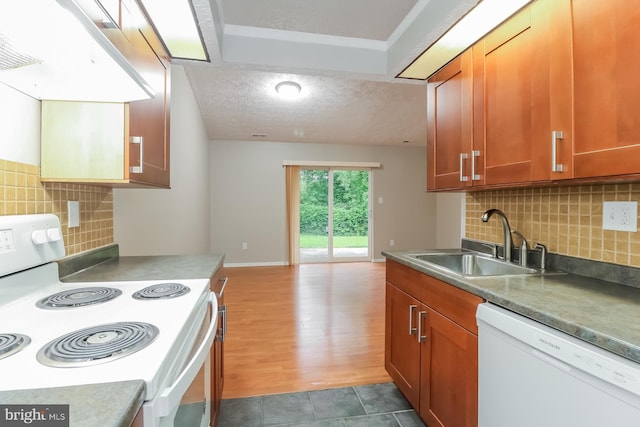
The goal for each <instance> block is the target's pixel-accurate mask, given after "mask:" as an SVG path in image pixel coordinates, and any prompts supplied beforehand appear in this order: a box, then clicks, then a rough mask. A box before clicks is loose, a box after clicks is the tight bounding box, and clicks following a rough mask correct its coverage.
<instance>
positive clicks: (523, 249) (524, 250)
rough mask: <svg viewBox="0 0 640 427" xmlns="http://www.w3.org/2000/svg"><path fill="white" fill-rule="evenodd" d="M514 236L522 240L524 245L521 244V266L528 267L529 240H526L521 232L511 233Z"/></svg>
mask: <svg viewBox="0 0 640 427" xmlns="http://www.w3.org/2000/svg"><path fill="white" fill-rule="evenodd" d="M511 232H512V233H513V234H515V235H516V236H518V237H519V238H520V240H521V241H522V243H521V244H520V265H521V266H523V267H526V266H527V262H528V261H529V259H528V256H527V255H529V253H528V252H527V251H528V250H529V245H528V244H527V239H525V238H524V236H523V235H522V233H520V232H519V231H516V230H513V231H511Z"/></svg>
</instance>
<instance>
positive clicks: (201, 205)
mask: <svg viewBox="0 0 640 427" xmlns="http://www.w3.org/2000/svg"><path fill="white" fill-rule="evenodd" d="M170 161H171V165H170V167H171V189H170V190H164V189H115V190H114V191H113V199H114V238H115V242H116V243H118V244H119V245H120V255H192V254H205V253H209V194H210V191H209V188H210V180H209V140H208V138H207V134H206V130H205V128H204V123H203V121H202V118H201V115H200V110H199V109H198V105H197V103H196V100H195V98H194V96H193V91H192V89H191V86H190V84H189V81H188V80H187V76H186V73H185V71H184V68H183V67H181V66H176V65H172V66H171V156H170Z"/></svg>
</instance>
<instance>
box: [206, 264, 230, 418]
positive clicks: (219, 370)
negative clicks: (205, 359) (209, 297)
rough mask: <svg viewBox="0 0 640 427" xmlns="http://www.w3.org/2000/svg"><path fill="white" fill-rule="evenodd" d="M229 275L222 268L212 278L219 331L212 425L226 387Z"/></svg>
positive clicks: (214, 350)
mask: <svg viewBox="0 0 640 427" xmlns="http://www.w3.org/2000/svg"><path fill="white" fill-rule="evenodd" d="M227 280H228V278H227V277H223V274H222V268H220V269H218V270H217V271H216V272H215V273H214V275H213V277H212V278H211V285H210V286H211V292H214V293H215V294H216V297H217V298H218V332H217V333H216V338H215V340H214V341H213V346H212V347H211V424H210V425H211V427H216V426H217V425H218V419H219V418H220V403H221V402H222V390H223V388H224V335H225V333H226V325H227V318H226V317H227V307H226V305H225V304H224V288H225V286H226V284H227Z"/></svg>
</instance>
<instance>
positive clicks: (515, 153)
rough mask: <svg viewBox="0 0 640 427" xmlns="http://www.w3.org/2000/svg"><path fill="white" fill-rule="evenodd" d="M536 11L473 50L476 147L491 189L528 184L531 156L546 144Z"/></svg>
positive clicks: (528, 11) (545, 87) (525, 13)
mask: <svg viewBox="0 0 640 427" xmlns="http://www.w3.org/2000/svg"><path fill="white" fill-rule="evenodd" d="M535 6H536V3H534V4H533V6H531V7H527V8H525V9H523V10H522V11H521V12H519V13H518V14H516V15H515V16H514V17H512V18H510V19H509V20H508V21H506V22H505V23H504V24H502V25H501V26H499V27H498V28H497V29H496V30H494V31H492V32H491V33H489V34H488V35H487V36H486V37H485V38H483V39H482V40H481V41H480V42H478V43H476V44H475V45H474V46H473V62H474V66H473V79H474V84H473V90H474V110H473V114H474V143H475V144H476V146H478V147H483V148H481V152H482V153H483V157H484V172H485V183H486V184H488V185H492V184H512V183H526V182H530V181H532V180H533V176H534V167H537V166H535V165H534V158H535V156H534V154H533V150H534V149H535V147H536V146H539V145H540V144H542V143H543V141H541V140H539V139H540V138H539V137H538V135H539V134H538V132H541V129H540V123H538V122H537V118H538V117H539V116H545V113H544V111H540V109H543V110H546V111H548V102H547V100H548V81H547V80H546V79H544V76H546V73H545V71H544V67H545V64H544V61H540V60H539V59H540V58H539V57H538V52H539V50H537V49H536V46H537V44H538V43H539V40H538V39H539V38H540V36H541V34H540V32H539V31H538V32H536V28H534V27H535V25H534V24H536V22H535V21H532V12H531V8H532V7H535ZM534 16H535V15H534ZM541 68H543V69H542V70H541ZM545 94H547V95H545ZM547 140H548V139H547V138H544V141H545V142H546V141H547ZM547 175H548V174H547Z"/></svg>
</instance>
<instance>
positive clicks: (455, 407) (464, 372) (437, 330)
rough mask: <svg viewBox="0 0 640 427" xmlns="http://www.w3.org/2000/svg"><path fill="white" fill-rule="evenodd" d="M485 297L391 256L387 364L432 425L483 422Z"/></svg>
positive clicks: (464, 425) (472, 426)
mask: <svg viewBox="0 0 640 427" xmlns="http://www.w3.org/2000/svg"><path fill="white" fill-rule="evenodd" d="M482 301H483V300H482V299H481V298H479V297H477V296H475V295H473V294H470V293H468V292H465V291H463V290H461V289H458V288H456V287H453V286H451V285H448V284H446V283H444V282H442V281H440V280H437V279H435V278H433V277H430V276H427V275H425V274H422V273H420V272H418V271H416V270H413V269H411V268H409V267H405V266H403V265H401V264H398V263H396V262H394V261H390V260H387V288H386V318H385V368H386V369H387V372H388V373H389V375H390V376H391V378H392V379H393V381H394V383H395V384H396V385H397V386H398V388H399V389H400V391H402V393H403V394H404V395H405V397H406V398H407V400H409V402H410V403H411V404H412V405H413V407H414V408H415V409H416V411H417V412H418V413H419V414H420V417H421V418H422V419H423V420H424V421H425V422H426V423H427V424H428V425H429V426H430V427H436V426H446V427H475V426H477V425H478V330H477V326H476V322H475V312H476V308H477V306H478V304H480V303H481V302H482Z"/></svg>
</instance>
